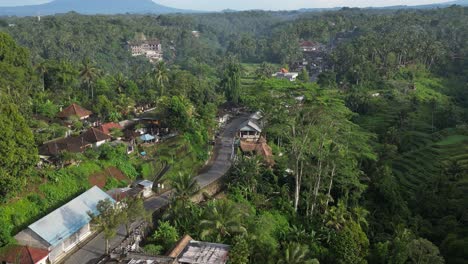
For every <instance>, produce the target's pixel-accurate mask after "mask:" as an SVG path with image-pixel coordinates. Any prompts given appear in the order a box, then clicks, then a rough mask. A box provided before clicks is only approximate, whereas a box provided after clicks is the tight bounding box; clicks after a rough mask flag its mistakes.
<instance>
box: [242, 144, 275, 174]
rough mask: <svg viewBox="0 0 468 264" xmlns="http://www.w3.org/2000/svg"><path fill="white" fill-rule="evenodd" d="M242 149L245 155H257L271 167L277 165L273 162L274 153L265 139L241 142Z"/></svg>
mask: <svg viewBox="0 0 468 264" xmlns="http://www.w3.org/2000/svg"><path fill="white" fill-rule="evenodd" d="M240 149H241V151H242V153H243V154H244V155H257V156H260V157H262V159H263V161H264V162H265V164H266V165H267V166H269V167H271V166H273V165H274V164H275V162H274V160H273V151H272V150H271V147H270V146H268V143H267V141H266V139H265V138H264V137H260V139H258V140H257V141H245V140H241V141H240Z"/></svg>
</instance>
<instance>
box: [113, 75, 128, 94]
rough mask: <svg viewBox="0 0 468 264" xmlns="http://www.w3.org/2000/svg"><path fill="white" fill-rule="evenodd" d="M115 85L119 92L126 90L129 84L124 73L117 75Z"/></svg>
mask: <svg viewBox="0 0 468 264" xmlns="http://www.w3.org/2000/svg"><path fill="white" fill-rule="evenodd" d="M114 85H115V88H116V90H117V92H118V93H119V94H121V93H123V92H124V91H125V87H126V86H127V79H126V78H125V76H124V75H123V74H122V73H119V74H117V75H115V77H114Z"/></svg>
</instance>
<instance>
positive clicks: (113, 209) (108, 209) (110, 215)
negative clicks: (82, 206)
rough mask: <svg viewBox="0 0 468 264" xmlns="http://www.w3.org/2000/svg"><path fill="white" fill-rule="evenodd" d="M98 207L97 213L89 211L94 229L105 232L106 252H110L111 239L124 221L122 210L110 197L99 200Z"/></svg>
mask: <svg viewBox="0 0 468 264" xmlns="http://www.w3.org/2000/svg"><path fill="white" fill-rule="evenodd" d="M96 209H97V211H98V213H97V214H94V213H92V212H88V214H89V216H90V217H91V225H92V228H93V229H95V230H97V231H100V232H103V234H104V239H105V240H106V254H109V240H110V239H112V238H113V237H115V236H116V235H117V228H118V227H119V226H120V224H121V222H122V218H121V214H120V213H121V212H120V210H119V208H118V207H117V206H115V204H114V203H113V202H112V201H111V200H110V199H105V200H101V201H99V202H98V204H97V206H96Z"/></svg>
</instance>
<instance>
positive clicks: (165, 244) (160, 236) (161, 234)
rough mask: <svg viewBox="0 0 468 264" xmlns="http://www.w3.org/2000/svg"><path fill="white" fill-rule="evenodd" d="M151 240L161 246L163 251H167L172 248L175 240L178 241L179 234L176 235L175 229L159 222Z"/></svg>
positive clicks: (168, 224)
mask: <svg viewBox="0 0 468 264" xmlns="http://www.w3.org/2000/svg"><path fill="white" fill-rule="evenodd" d="M151 238H152V241H153V242H154V243H156V244H157V245H160V246H162V248H163V249H164V251H167V250H169V249H171V248H172V247H173V246H174V244H175V243H176V242H177V240H179V234H178V233H177V229H176V228H175V227H173V226H172V225H171V224H170V223H169V222H162V221H159V222H158V229H156V231H154V234H153V236H152V237H151Z"/></svg>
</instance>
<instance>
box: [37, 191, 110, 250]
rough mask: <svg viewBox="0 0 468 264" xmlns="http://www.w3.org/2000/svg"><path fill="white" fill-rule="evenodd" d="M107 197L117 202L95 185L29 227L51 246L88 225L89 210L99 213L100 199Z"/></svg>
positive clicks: (89, 219)
mask: <svg viewBox="0 0 468 264" xmlns="http://www.w3.org/2000/svg"><path fill="white" fill-rule="evenodd" d="M105 199H110V200H111V201H112V202H115V201H114V200H113V199H112V198H111V197H110V196H109V195H108V194H106V193H105V192H104V191H103V190H101V189H99V188H98V187H97V186H94V187H92V188H91V189H89V190H88V191H86V192H84V193H82V194H81V195H79V196H78V197H76V198H75V199H73V200H71V201H70V202H68V203H67V204H65V205H63V206H62V207H60V208H58V209H57V210H55V211H53V212H52V213H50V214H48V215H47V216H45V217H43V218H42V219H40V220H39V221H37V222H35V223H33V224H31V225H30V226H29V229H31V230H32V231H33V232H34V233H36V234H37V235H39V236H40V237H41V238H42V239H44V240H45V241H46V242H47V243H49V244H50V245H51V246H55V245H57V244H59V243H60V242H61V241H63V240H65V239H66V238H68V237H69V236H71V235H72V234H74V233H76V232H77V231H78V230H80V229H81V228H82V227H84V226H85V225H87V224H88V223H89V222H90V221H91V218H90V217H89V215H88V212H92V213H93V214H97V213H98V212H97V209H96V205H97V204H98V202H99V201H101V200H105Z"/></svg>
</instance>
